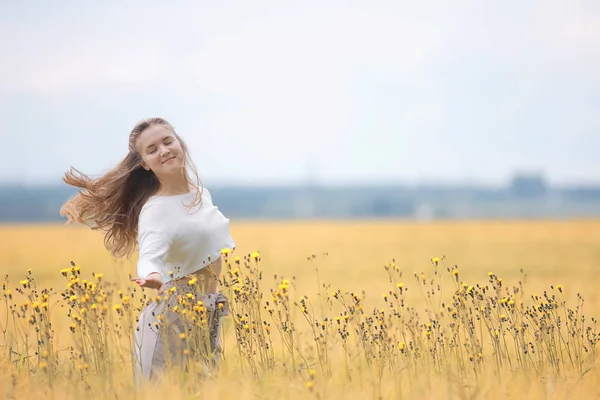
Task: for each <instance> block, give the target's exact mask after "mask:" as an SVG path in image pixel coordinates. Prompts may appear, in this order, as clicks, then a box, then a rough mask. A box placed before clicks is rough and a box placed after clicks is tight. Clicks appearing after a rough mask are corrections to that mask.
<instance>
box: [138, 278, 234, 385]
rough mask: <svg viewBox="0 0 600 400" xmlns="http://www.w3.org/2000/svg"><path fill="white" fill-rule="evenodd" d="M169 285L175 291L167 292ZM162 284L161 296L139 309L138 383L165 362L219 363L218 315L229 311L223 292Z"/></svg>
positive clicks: (208, 366)
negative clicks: (207, 292)
mask: <svg viewBox="0 0 600 400" xmlns="http://www.w3.org/2000/svg"><path fill="white" fill-rule="evenodd" d="M173 287H174V288H175V292H174V293H170V292H169V289H171V288H173ZM163 288H164V289H163V290H164V292H163V294H162V296H161V299H160V300H159V301H152V302H151V303H149V304H147V305H146V307H145V308H144V309H143V310H142V312H141V314H140V318H139V321H138V323H137V327H136V331H135V334H134V341H133V346H134V360H133V361H134V375H135V380H136V383H137V384H138V385H140V384H141V383H142V382H143V381H144V380H149V379H152V378H154V377H156V376H157V373H160V372H161V371H164V370H165V368H168V367H169V366H174V367H177V366H179V367H185V365H186V363H187V362H190V361H192V362H200V363H201V364H203V369H204V370H206V369H207V368H212V367H218V365H219V360H220V356H221V327H222V317H223V316H225V315H229V311H228V307H227V298H226V296H225V295H224V294H223V293H221V292H217V293H211V294H202V293H198V289H197V286H190V285H188V283H187V282H185V283H173V282H167V283H165V284H164V285H163ZM165 298H166V299H165ZM198 301H201V303H200V304H199V303H198ZM184 310H186V311H185V312H184Z"/></svg>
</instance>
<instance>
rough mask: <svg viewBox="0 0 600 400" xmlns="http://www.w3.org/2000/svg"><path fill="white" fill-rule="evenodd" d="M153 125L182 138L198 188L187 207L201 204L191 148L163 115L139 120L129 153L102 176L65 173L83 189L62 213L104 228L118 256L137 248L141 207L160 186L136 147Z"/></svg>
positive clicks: (107, 243)
mask: <svg viewBox="0 0 600 400" xmlns="http://www.w3.org/2000/svg"><path fill="white" fill-rule="evenodd" d="M153 125H163V126H166V127H168V128H169V129H170V130H171V131H172V132H173V134H174V135H175V137H176V138H177V140H179V143H180V144H181V147H182V150H183V152H184V154H185V158H184V168H185V179H186V181H187V182H188V184H189V185H191V186H192V187H194V188H195V189H196V196H195V198H194V200H193V202H192V203H191V204H190V205H189V206H188V207H189V208H191V207H193V206H195V205H197V204H199V203H200V201H201V196H202V191H201V189H200V188H201V183H200V178H199V177H198V172H197V170H196V167H195V166H194V163H193V161H192V160H191V158H190V156H189V152H188V148H187V146H186V145H185V143H184V141H183V140H182V139H181V138H180V137H179V135H177V133H175V130H174V129H173V127H172V126H171V125H170V124H169V123H168V122H167V121H165V120H164V119H162V118H148V119H145V120H143V121H141V122H139V123H138V124H137V125H136V126H135V127H134V128H133V129H132V131H131V133H130V134H129V152H128V154H127V155H126V156H125V158H124V159H123V160H122V161H121V162H120V163H119V164H117V166H116V167H114V168H113V169H111V170H110V171H108V172H107V173H105V174H104V175H102V176H100V177H99V178H96V179H91V178H89V177H88V176H87V175H85V174H83V173H81V172H80V171H78V170H77V169H75V168H73V167H71V168H70V170H69V171H68V172H67V173H65V175H64V177H63V181H64V182H66V183H67V184H69V185H71V186H75V187H78V188H80V190H79V193H78V194H76V195H74V196H73V197H71V198H70V199H68V200H67V201H66V202H65V203H64V204H63V206H62V207H61V209H60V215H61V216H66V217H67V218H68V220H67V224H70V223H72V222H79V223H83V224H85V225H88V226H89V227H91V228H92V229H94V230H103V231H105V232H106V234H105V236H104V245H105V246H106V248H107V249H108V250H110V252H111V254H112V255H113V256H115V257H123V256H130V255H131V254H132V253H133V251H134V250H135V248H136V246H137V234H138V220H139V215H140V211H141V209H142V207H143V206H144V204H145V203H146V201H147V200H148V199H149V198H150V197H151V196H152V195H154V194H155V193H156V192H157V190H158V189H159V186H160V182H159V180H158V178H157V177H156V175H155V174H154V172H152V171H147V170H146V169H144V168H142V157H141V155H140V154H139V153H138V151H137V149H136V140H137V138H138V137H139V136H140V135H141V134H142V132H144V131H145V130H146V129H148V128H149V127H151V126H153ZM188 166H189V168H190V169H191V170H192V171H193V173H194V175H195V178H196V179H195V182H193V181H192V179H191V177H190V174H189V170H188Z"/></svg>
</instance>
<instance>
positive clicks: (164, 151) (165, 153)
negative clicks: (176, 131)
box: [160, 146, 171, 157]
mask: <svg viewBox="0 0 600 400" xmlns="http://www.w3.org/2000/svg"><path fill="white" fill-rule="evenodd" d="M169 153H171V150H169V149H168V148H167V147H166V146H162V147H161V150H160V155H161V156H162V157H166V156H168V155H169Z"/></svg>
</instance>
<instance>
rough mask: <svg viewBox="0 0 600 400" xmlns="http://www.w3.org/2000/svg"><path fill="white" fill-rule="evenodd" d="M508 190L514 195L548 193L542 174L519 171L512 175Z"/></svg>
mask: <svg viewBox="0 0 600 400" xmlns="http://www.w3.org/2000/svg"><path fill="white" fill-rule="evenodd" d="M508 192H509V193H510V194H511V195H512V196H515V197H526V198H532V197H543V196H545V195H546V194H547V193H548V185H547V183H546V180H545V179H544V177H543V176H542V174H536V173H530V174H526V173H519V174H516V175H515V176H514V177H513V179H512V181H511V183H510V185H509V187H508Z"/></svg>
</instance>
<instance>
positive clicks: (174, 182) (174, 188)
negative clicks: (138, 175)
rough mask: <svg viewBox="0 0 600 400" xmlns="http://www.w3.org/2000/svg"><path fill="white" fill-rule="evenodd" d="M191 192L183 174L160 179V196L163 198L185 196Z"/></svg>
mask: <svg viewBox="0 0 600 400" xmlns="http://www.w3.org/2000/svg"><path fill="white" fill-rule="evenodd" d="M189 191H190V185H189V184H188V182H187V181H186V179H185V176H184V175H183V174H177V175H175V176H168V177H164V178H162V179H160V188H159V189H158V194H160V195H162V196H174V195H179V194H185V193H187V192H189Z"/></svg>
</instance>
